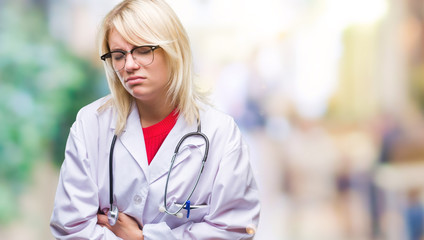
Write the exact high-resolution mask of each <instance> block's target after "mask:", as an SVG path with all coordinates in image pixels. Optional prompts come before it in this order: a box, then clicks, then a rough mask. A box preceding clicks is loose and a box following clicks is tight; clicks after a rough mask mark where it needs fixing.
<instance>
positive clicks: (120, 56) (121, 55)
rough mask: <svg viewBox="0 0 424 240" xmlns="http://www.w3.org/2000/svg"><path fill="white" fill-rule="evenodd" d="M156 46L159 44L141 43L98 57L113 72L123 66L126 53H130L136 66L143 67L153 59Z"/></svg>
mask: <svg viewBox="0 0 424 240" xmlns="http://www.w3.org/2000/svg"><path fill="white" fill-rule="evenodd" d="M158 48H160V47H159V45H143V46H138V47H135V48H133V49H131V50H130V51H123V50H116V51H112V52H108V53H106V54H104V55H102V56H101V57H100V59H101V60H103V61H105V62H106V64H107V65H109V66H111V67H112V68H113V70H114V71H115V72H119V71H121V70H122V69H124V67H125V63H126V61H127V54H128V53H130V54H131V56H132V58H133V60H134V62H135V63H136V64H137V65H138V66H140V67H145V66H147V65H149V64H151V63H152V62H153V60H154V59H155V54H154V51H155V50H156V49H158Z"/></svg>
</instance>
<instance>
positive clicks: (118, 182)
mask: <svg viewBox="0 0 424 240" xmlns="http://www.w3.org/2000/svg"><path fill="white" fill-rule="evenodd" d="M104 102H105V98H103V99H100V100H97V101H95V102H93V103H92V104H89V105H87V106H86V107H84V108H82V109H81V110H80V112H79V113H78V115H77V119H76V121H75V123H74V124H73V125H72V127H71V129H70V133H69V137H68V141H67V144H66V151H65V160H64V162H63V165H62V167H61V171H60V178H59V183H58V186H57V192H56V198H55V203H54V209H53V213H52V217H51V223H50V227H51V230H52V233H53V235H54V236H55V237H56V238H57V239H119V238H118V237H116V236H115V235H114V234H113V233H112V232H111V231H110V230H108V229H107V228H105V227H101V226H99V225H97V224H96V223H97V215H96V214H97V212H98V209H101V210H103V211H105V210H108V209H109V208H110V204H109V172H108V171H109V166H108V165H109V164H108V162H109V151H110V145H111V142H112V138H113V135H114V128H115V118H114V115H113V110H112V109H111V108H108V109H106V110H105V111H104V112H101V113H98V111H97V109H98V108H99V107H100V106H101V105H102V104H103V103H104ZM200 115H201V117H200V120H201V127H202V128H201V130H202V132H203V133H204V134H206V135H207V136H208V138H209V141H210V149H209V156H208V159H207V161H206V164H205V169H204V171H203V174H202V176H201V178H200V181H199V184H198V186H197V188H196V190H195V191H194V194H193V195H192V197H191V199H190V200H191V204H192V205H193V204H194V205H202V207H201V208H199V209H194V210H191V211H190V217H189V218H186V210H182V212H183V214H184V216H183V218H177V217H175V216H172V215H168V214H165V213H161V212H159V210H158V209H159V206H160V205H163V200H164V199H163V197H164V189H165V182H166V177H167V172H168V170H169V166H170V162H171V158H172V155H173V151H174V149H175V146H176V145H177V143H178V141H179V140H180V138H181V137H182V136H183V135H185V134H186V133H188V132H193V131H196V129H197V126H196V124H193V125H189V124H188V123H187V122H186V121H185V119H184V118H183V117H179V118H178V120H177V123H176V124H175V126H174V128H173V129H172V130H171V132H170V133H169V135H168V136H167V138H166V139H165V141H164V142H163V144H162V146H161V147H160V149H159V151H158V152H157V153H156V156H155V157H154V159H153V160H152V162H151V164H150V165H148V163H147V157H146V150H145V144H144V137H143V131H142V127H141V125H140V119H139V115H138V111H137V108H136V106H135V104H133V106H132V110H131V113H130V115H129V117H128V121H127V125H126V129H125V130H124V132H123V133H122V135H121V136H119V137H118V140H117V141H116V145H115V150H114V164H113V172H114V200H115V203H116V204H117V206H118V209H119V212H123V213H125V214H128V215H130V216H132V217H133V218H134V219H136V220H137V221H138V223H139V224H140V226H143V235H144V239H146V240H149V239H155V240H157V239H232V240H233V239H249V238H252V236H251V235H249V234H247V233H246V227H247V226H257V224H258V221H259V211H260V206H259V194H258V189H257V185H256V183H255V180H254V177H253V174H252V169H251V167H250V163H249V156H248V149H247V146H246V144H245V143H244V142H243V140H242V136H241V134H240V131H239V129H238V127H237V126H236V124H235V122H234V121H233V119H232V118H231V117H229V116H227V115H225V114H223V113H221V112H219V111H217V110H215V109H213V108H211V107H209V106H203V110H202V111H201V114H200ZM204 149H205V143H204V141H203V140H202V138H200V137H190V138H189V139H187V140H186V141H184V143H183V144H182V145H181V147H180V151H179V152H180V153H179V154H178V156H177V158H176V160H175V164H174V167H173V170H172V174H171V177H170V180H169V186H168V193H167V203H169V205H170V206H169V209H170V210H174V209H175V207H176V206H175V203H178V204H179V203H184V201H185V198H187V196H188V194H189V193H190V191H191V189H192V187H193V184H194V181H195V179H196V176H197V174H198V170H199V168H200V166H201V160H202V156H203V152H204Z"/></svg>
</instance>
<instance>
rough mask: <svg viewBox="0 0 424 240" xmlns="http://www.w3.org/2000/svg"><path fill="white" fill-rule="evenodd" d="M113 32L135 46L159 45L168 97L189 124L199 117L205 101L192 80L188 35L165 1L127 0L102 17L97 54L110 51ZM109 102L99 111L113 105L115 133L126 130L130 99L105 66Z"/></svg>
mask: <svg viewBox="0 0 424 240" xmlns="http://www.w3.org/2000/svg"><path fill="white" fill-rule="evenodd" d="M113 29H115V30H116V31H117V32H118V33H119V34H120V35H121V36H122V37H123V38H124V39H125V40H126V41H127V42H128V43H130V44H132V45H134V46H138V45H141V44H142V43H141V42H140V41H141V40H144V41H145V42H147V43H149V44H155V45H160V47H161V48H162V49H163V50H164V53H165V57H166V59H167V62H168V66H169V71H170V74H169V75H170V79H169V83H168V93H167V97H169V98H170V100H171V104H173V105H176V106H177V110H178V111H179V112H180V114H182V116H184V117H185V119H186V120H187V121H188V122H189V123H193V122H194V121H195V119H196V118H199V108H200V106H199V102H205V103H206V102H207V100H206V93H205V92H202V91H200V89H199V87H198V86H196V84H195V82H194V79H193V72H192V68H193V66H192V65H193V63H192V53H191V48H190V42H189V39H188V36H187V33H186V31H185V29H184V27H183V26H182V24H181V22H180V20H179V19H178V17H177V15H176V14H175V12H174V11H173V10H172V9H171V7H170V6H169V5H168V4H167V3H166V2H165V1H164V0H126V1H123V2H121V3H120V4H118V5H117V6H116V7H115V8H113V9H112V10H111V11H110V12H109V13H108V14H107V15H106V17H105V18H104V20H103V23H102V25H101V28H100V31H99V33H98V40H99V49H100V55H103V54H104V53H107V52H109V51H110V49H109V44H108V36H109V33H110V32H111V31H112V30H113ZM104 67H105V72H106V77H107V81H108V85H109V88H110V91H111V99H110V100H109V101H108V102H107V103H106V104H105V105H103V106H102V107H101V108H100V109H99V111H102V110H103V109H105V108H106V107H108V106H110V105H112V107H113V108H114V110H115V112H116V118H117V121H116V122H117V124H116V128H115V133H116V134H118V135H119V134H120V133H122V131H123V130H124V129H125V125H126V121H127V117H128V115H129V112H130V110H131V104H132V102H133V97H132V96H131V95H130V94H129V93H128V92H127V91H126V90H125V88H124V87H123V86H122V83H121V82H120V80H119V78H118V75H117V74H116V72H114V71H113V69H112V68H111V67H109V66H108V65H107V64H104Z"/></svg>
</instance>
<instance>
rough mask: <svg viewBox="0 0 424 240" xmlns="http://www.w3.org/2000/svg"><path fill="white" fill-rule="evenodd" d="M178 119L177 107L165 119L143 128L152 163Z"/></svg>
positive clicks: (148, 156)
mask: <svg viewBox="0 0 424 240" xmlns="http://www.w3.org/2000/svg"><path fill="white" fill-rule="evenodd" d="M177 119H178V112H177V110H176V109H174V111H172V112H171V113H170V114H169V115H168V116H167V117H166V118H165V119H163V120H162V121H160V122H158V123H156V124H155V125H152V126H150V127H146V128H143V135H144V142H145V144H146V153H147V161H148V163H149V165H150V163H151V162H152V160H153V158H154V157H155V155H156V153H157V152H158V150H159V148H160V146H161V145H162V143H163V141H165V138H166V136H168V134H169V132H170V131H171V129H172V128H173V127H174V126H175V123H176V122H177Z"/></svg>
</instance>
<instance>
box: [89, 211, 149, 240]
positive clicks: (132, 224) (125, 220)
mask: <svg viewBox="0 0 424 240" xmlns="http://www.w3.org/2000/svg"><path fill="white" fill-rule="evenodd" d="M97 224H99V225H100V226H102V227H106V228H108V229H109V230H111V231H112V232H113V233H114V234H115V235H116V236H118V237H120V238H122V239H125V240H132V239H134V240H140V239H141V240H144V236H143V231H142V229H140V227H139V225H138V223H137V221H136V220H135V219H134V218H132V217H130V216H128V215H126V214H125V213H119V214H118V220H117V221H116V223H115V225H113V226H110V224H109V221H108V218H107V213H106V215H105V214H103V213H98V214H97Z"/></svg>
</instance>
